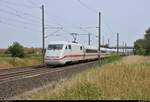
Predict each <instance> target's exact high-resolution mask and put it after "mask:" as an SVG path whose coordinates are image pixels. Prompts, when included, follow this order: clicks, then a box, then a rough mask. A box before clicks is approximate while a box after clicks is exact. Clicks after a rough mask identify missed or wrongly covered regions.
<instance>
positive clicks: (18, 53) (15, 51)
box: [8, 42, 25, 58]
mask: <svg viewBox="0 0 150 102" xmlns="http://www.w3.org/2000/svg"><path fill="white" fill-rule="evenodd" d="M8 51H9V53H10V54H11V56H12V57H19V58H23V57H25V52H24V47H23V46H22V45H21V44H19V43H18V42H14V43H13V45H12V46H10V47H9V48H8Z"/></svg>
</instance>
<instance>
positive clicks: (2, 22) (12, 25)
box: [0, 20, 41, 32]
mask: <svg viewBox="0 0 150 102" xmlns="http://www.w3.org/2000/svg"><path fill="white" fill-rule="evenodd" d="M0 24H5V25H8V26H10V27H13V28H16V29H17V30H18V27H19V28H22V29H24V30H28V31H34V32H35V31H37V32H41V31H40V30H36V29H31V28H29V27H26V26H17V25H15V24H12V23H8V22H5V21H2V20H0Z"/></svg>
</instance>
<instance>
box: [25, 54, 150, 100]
mask: <svg viewBox="0 0 150 102" xmlns="http://www.w3.org/2000/svg"><path fill="white" fill-rule="evenodd" d="M114 58H115V57H114ZM117 59H118V58H117ZM107 61H108V60H107ZM149 66H150V57H143V56H129V57H125V58H122V59H121V60H120V61H114V62H112V63H109V64H105V65H103V66H101V67H96V68H92V69H90V70H87V71H84V72H82V73H80V74H78V75H75V76H73V77H71V78H69V79H66V80H64V81H63V82H60V83H58V84H57V85H56V87H55V88H54V89H51V88H50V89H48V88H43V89H42V90H40V91H39V92H37V93H33V94H32V95H31V96H30V97H29V96H28V97H25V99H54V100H67V99H71V100H78V99H81V100H89V99H90V100H95V99H100V100H101V99H104V100H105V99H111V100H120V99H125V100H127V99H131V100H132V99H136V100H145V99H146V100H148V99H150V94H149V93H150V67H149Z"/></svg>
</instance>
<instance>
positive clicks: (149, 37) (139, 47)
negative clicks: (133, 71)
mask: <svg viewBox="0 0 150 102" xmlns="http://www.w3.org/2000/svg"><path fill="white" fill-rule="evenodd" d="M134 49H135V50H134V53H135V54H137V55H150V28H149V29H148V30H146V31H145V34H144V38H143V39H138V40H136V41H135V43H134Z"/></svg>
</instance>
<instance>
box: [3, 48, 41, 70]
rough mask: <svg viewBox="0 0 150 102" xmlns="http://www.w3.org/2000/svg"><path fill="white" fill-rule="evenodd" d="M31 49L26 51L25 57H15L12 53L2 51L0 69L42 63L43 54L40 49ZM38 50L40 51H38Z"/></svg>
mask: <svg viewBox="0 0 150 102" xmlns="http://www.w3.org/2000/svg"><path fill="white" fill-rule="evenodd" d="M29 50H31V51H26V53H27V54H26V57H25V58H13V57H11V55H10V54H5V53H4V51H3V52H2V51H1V52H0V69H8V68H14V67H25V66H31V65H39V64H41V63H42V55H41V53H39V52H41V51H40V50H39V49H35V53H30V52H32V49H29ZM36 51H37V52H38V53H36Z"/></svg>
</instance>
